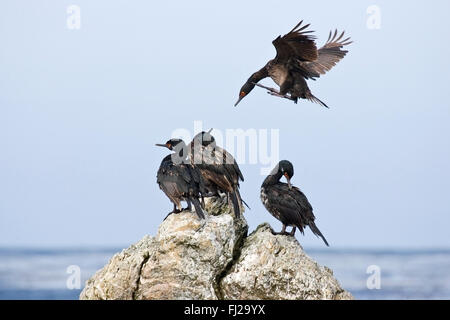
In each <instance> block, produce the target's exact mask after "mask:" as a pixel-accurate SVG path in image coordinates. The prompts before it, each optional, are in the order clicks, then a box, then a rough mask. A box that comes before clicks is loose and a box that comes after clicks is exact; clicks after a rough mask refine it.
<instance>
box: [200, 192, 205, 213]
mask: <svg viewBox="0 0 450 320" xmlns="http://www.w3.org/2000/svg"><path fill="white" fill-rule="evenodd" d="M201 204H202V209H203V210H204V209H205V197H204V196H203V195H202V203H201Z"/></svg>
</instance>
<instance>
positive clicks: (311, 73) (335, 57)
mask: <svg viewBox="0 0 450 320" xmlns="http://www.w3.org/2000/svg"><path fill="white" fill-rule="evenodd" d="M343 37H344V31H343V32H342V33H341V34H340V35H339V36H338V32H337V30H335V31H334V34H333V33H332V31H330V35H329V36H328V40H327V42H326V43H325V45H324V46H323V47H322V48H320V49H319V50H318V56H317V59H316V60H315V61H304V62H302V61H300V62H299V67H300V69H301V72H302V75H303V76H304V77H305V78H306V79H314V78H318V77H320V75H322V74H325V73H326V72H327V71H329V70H330V69H331V68H333V67H334V66H335V65H336V64H337V63H338V62H339V61H340V60H341V59H342V58H344V57H345V55H346V54H347V52H348V51H347V50H343V49H342V48H343V47H344V46H346V45H349V44H351V43H352V42H351V41H350V38H346V39H342V38H343Z"/></svg>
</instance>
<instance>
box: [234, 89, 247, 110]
mask: <svg viewBox="0 0 450 320" xmlns="http://www.w3.org/2000/svg"><path fill="white" fill-rule="evenodd" d="M246 95H247V94H246V93H245V92H244V91H241V93H239V99H238V101H236V103H235V104H234V106H235V107H236V106H237V105H238V103H239V102H241V100H242V99H244V97H245V96H246Z"/></svg>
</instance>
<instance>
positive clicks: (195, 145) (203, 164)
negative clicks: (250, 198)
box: [190, 130, 248, 217]
mask: <svg viewBox="0 0 450 320" xmlns="http://www.w3.org/2000/svg"><path fill="white" fill-rule="evenodd" d="M210 131H211V130H210ZM190 159H191V164H192V165H193V166H194V167H195V168H197V169H198V170H199V171H200V173H201V175H202V177H203V179H204V183H205V188H206V190H207V192H208V195H210V196H216V195H218V194H219V192H222V193H225V194H227V196H228V197H229V199H231V202H232V204H233V210H234V214H235V216H236V217H239V216H240V211H241V209H240V205H241V202H243V203H244V204H245V202H244V201H243V200H242V198H241V195H240V193H239V181H244V176H243V175H242V172H241V170H240V169H239V166H238V164H237V162H236V160H235V159H234V158H233V156H232V155H231V154H230V153H229V152H228V151H226V150H225V149H223V148H221V147H219V146H217V145H216V141H215V139H214V137H213V136H212V135H211V134H210V132H204V131H202V132H200V133H199V134H197V135H196V136H195V137H194V139H192V142H191V145H190ZM247 207H248V206H247Z"/></svg>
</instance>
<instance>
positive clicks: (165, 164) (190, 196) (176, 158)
mask: <svg viewBox="0 0 450 320" xmlns="http://www.w3.org/2000/svg"><path fill="white" fill-rule="evenodd" d="M156 145H157V146H159V147H165V148H168V149H169V150H171V151H175V152H174V153H172V154H169V155H168V156H166V157H165V158H164V159H163V160H162V162H161V165H160V167H159V170H158V173H157V176H156V178H157V179H156V181H157V183H158V185H159V187H160V189H161V190H162V191H163V192H164V193H165V194H166V196H167V197H168V198H169V199H170V201H172V203H173V211H172V212H170V213H169V214H168V215H167V216H169V215H170V214H171V213H179V212H181V211H183V210H184V209H183V208H182V206H181V201H186V203H187V208H186V210H189V211H191V210H192V207H191V203H192V204H194V207H195V212H196V213H197V215H198V216H199V218H201V219H204V218H205V215H204V213H203V210H202V206H201V204H200V201H199V198H200V197H201V196H202V194H203V193H204V192H206V191H205V189H204V184H203V178H202V176H201V173H200V172H199V170H198V169H197V168H195V167H194V166H192V165H191V164H190V163H189V159H188V154H189V152H188V148H187V146H186V144H185V143H184V141H183V140H181V139H170V140H169V141H167V142H166V143H165V144H156ZM166 218H167V217H166Z"/></svg>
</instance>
